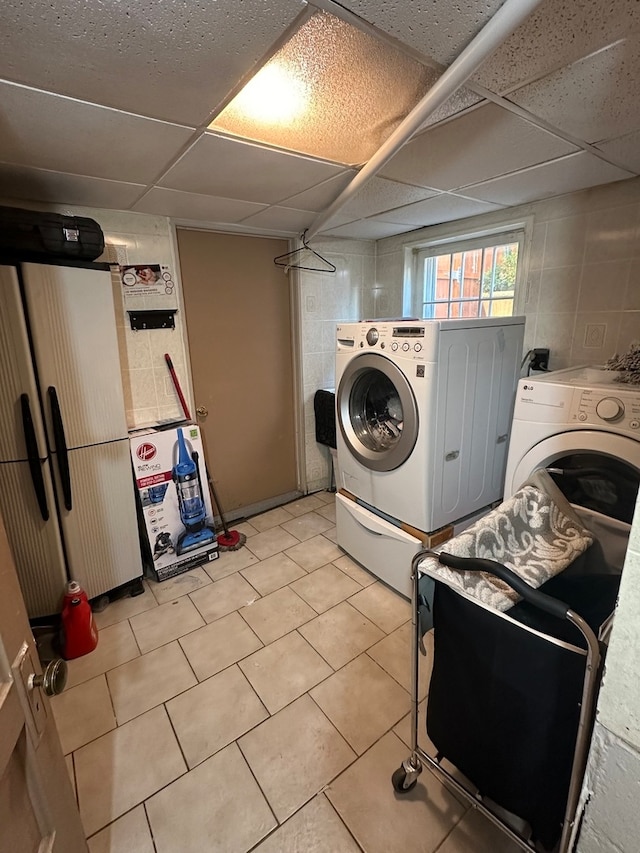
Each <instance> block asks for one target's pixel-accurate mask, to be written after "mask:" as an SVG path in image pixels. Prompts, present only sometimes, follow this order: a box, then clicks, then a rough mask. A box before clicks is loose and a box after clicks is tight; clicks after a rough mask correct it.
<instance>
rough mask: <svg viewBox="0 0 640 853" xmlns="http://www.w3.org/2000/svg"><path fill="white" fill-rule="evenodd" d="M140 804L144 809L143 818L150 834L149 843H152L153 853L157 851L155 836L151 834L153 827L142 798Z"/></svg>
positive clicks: (145, 802)
mask: <svg viewBox="0 0 640 853" xmlns="http://www.w3.org/2000/svg"><path fill="white" fill-rule="evenodd" d="M140 805H141V806H142V808H143V810H144V816H145V819H146V821H147V826H148V828H149V835H150V836H151V843H152V844H153V849H154V853H158V846H157V844H156V838H155V835H154V834H153V827H152V826H151V820H150V818H149V812H148V811H147V801H146V800H143V801H142V803H140Z"/></svg>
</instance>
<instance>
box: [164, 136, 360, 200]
mask: <svg viewBox="0 0 640 853" xmlns="http://www.w3.org/2000/svg"><path fill="white" fill-rule="evenodd" d="M343 171H344V168H343V167H342V166H336V165H334V164H332V163H324V162H322V161H320V160H312V159H310V158H308V157H300V156H298V155H295V154H289V153H288V152H286V151H275V150H272V149H268V148H261V147H260V146H258V145H253V144H251V143H247V142H242V141H241V140H237V139H227V138H226V137H222V136H217V135H216V134H213V133H205V134H204V135H203V136H201V137H200V139H198V140H197V142H196V143H195V145H193V146H192V147H191V148H190V149H189V151H187V153H186V154H185V155H184V156H183V157H182V159H181V160H180V161H179V162H178V163H176V164H175V166H173V168H171V169H170V170H169V172H167V174H166V175H165V176H164V177H163V178H162V180H161V181H160V182H159V183H160V185H161V186H163V187H169V188H171V189H176V190H183V191H185V192H200V193H205V194H209V195H216V196H222V197H223V198H237V199H242V200H243V201H255V202H259V203H261V204H277V203H278V202H280V201H282V199H283V198H289V197H290V196H292V195H294V194H295V193H300V192H302V191H303V190H306V189H309V188H311V187H313V186H315V185H316V184H318V183H320V181H323V180H325V179H327V178H331V177H333V176H334V175H337V174H340V173H342V172H343Z"/></svg>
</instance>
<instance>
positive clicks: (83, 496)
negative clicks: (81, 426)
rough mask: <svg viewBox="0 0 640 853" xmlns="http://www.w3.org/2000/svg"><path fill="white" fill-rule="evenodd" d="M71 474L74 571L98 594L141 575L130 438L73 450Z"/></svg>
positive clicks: (69, 545) (63, 512)
mask: <svg viewBox="0 0 640 853" xmlns="http://www.w3.org/2000/svg"><path fill="white" fill-rule="evenodd" d="M69 475H70V481H71V499H72V508H71V510H70V511H69V510H67V509H66V508H64V506H63V505H62V501H60V504H61V508H60V518H61V523H62V531H63V536H64V541H65V546H66V550H67V557H68V561H69V573H70V576H71V578H72V579H73V580H77V581H78V582H79V583H80V586H81V587H82V588H83V589H84V590H85V591H86V593H87V595H88V596H89V598H94V597H95V596H96V595H102V594H103V593H105V592H107V591H108V590H110V589H114V588H115V587H117V586H120V585H121V584H123V583H126V582H127V581H130V580H133V579H134V578H138V577H140V576H141V575H142V565H141V558H140V543H139V538H138V523H137V520H136V507H135V498H134V492H133V474H132V472H131V455H130V451H129V441H128V440H126V439H125V440H123V441H113V442H110V443H109V444H97V445H95V446H94V447H83V448H80V449H77V450H72V451H71V452H70V453H69ZM56 485H59V484H58V478H57V477H56ZM58 494H59V496H60V491H59V492H58Z"/></svg>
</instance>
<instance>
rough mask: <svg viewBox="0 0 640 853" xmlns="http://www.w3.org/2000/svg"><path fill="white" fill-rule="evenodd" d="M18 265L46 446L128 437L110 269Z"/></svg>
mask: <svg viewBox="0 0 640 853" xmlns="http://www.w3.org/2000/svg"><path fill="white" fill-rule="evenodd" d="M21 271H22V275H23V278H24V286H25V294H26V298H27V308H28V313H29V325H30V327H31V330H32V333H33V346H34V349H35V355H36V364H37V370H38V379H39V382H40V391H41V395H42V403H43V407H44V411H45V418H46V420H47V429H48V433H49V440H50V442H51V444H52V448H51V449H52V450H53V449H54V448H55V449H56V450H60V449H61V445H62V444H64V443H66V446H67V448H69V449H72V448H74V447H86V446H88V445H91V444H98V443H100V442H105V441H113V440H114V439H119V438H126V437H127V422H126V416H125V405H124V396H123V390H122V379H121V375H120V356H119V353H118V338H117V331H116V320H115V309H114V306H113V288H112V285H111V275H110V273H109V270H108V269H105V270H102V269H97V270H96V269H87V268H85V267H66V266H65V267H63V266H45V265H43V264H22V266H21ZM51 389H53V390H51ZM58 416H59V417H58ZM54 419H55V420H58V426H57V427H55V423H54ZM60 424H61V426H60ZM54 427H55V429H54ZM62 432H64V440H63V438H62Z"/></svg>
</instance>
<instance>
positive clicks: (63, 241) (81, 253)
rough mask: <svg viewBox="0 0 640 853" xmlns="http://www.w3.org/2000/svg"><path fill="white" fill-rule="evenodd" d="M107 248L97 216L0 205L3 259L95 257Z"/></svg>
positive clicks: (0, 243) (37, 259) (0, 249)
mask: <svg viewBox="0 0 640 853" xmlns="http://www.w3.org/2000/svg"><path fill="white" fill-rule="evenodd" d="M103 252H104V234H103V233H102V228H101V227H100V226H99V225H98V223H97V222H96V221H95V220H94V219H88V218H87V217H86V216H64V215H63V214H61V213H49V212H46V211H40V210H23V209H22V208H20V207H1V206H0V260H2V261H6V260H11V259H17V258H19V259H20V260H21V261H40V262H46V261H53V260H77V261H93V260H95V259H96V258H98V257H99V256H100V255H101V254H102V253H103Z"/></svg>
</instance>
